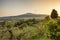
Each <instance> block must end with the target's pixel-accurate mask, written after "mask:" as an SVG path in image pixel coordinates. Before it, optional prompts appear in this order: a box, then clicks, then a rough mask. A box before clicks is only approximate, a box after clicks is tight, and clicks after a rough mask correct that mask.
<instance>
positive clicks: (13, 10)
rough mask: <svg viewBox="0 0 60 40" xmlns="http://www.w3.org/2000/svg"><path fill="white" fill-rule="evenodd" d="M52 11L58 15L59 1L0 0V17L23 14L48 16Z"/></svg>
mask: <svg viewBox="0 0 60 40" xmlns="http://www.w3.org/2000/svg"><path fill="white" fill-rule="evenodd" d="M52 9H56V10H57V12H58V14H59V15H60V0H0V17H3V16H16V15H21V14H25V13H33V14H47V15H50V14H51V11H52Z"/></svg>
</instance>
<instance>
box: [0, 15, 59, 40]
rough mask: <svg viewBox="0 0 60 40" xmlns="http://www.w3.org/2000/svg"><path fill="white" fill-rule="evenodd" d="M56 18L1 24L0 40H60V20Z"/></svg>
mask: <svg viewBox="0 0 60 40" xmlns="http://www.w3.org/2000/svg"><path fill="white" fill-rule="evenodd" d="M53 16H54V15H53ZM54 18H55V19H54ZM56 18H57V16H55V17H52V19H50V17H49V16H47V17H45V19H43V20H37V19H28V20H24V19H20V20H11V21H4V22H0V40H60V19H59V18H57V19H56Z"/></svg>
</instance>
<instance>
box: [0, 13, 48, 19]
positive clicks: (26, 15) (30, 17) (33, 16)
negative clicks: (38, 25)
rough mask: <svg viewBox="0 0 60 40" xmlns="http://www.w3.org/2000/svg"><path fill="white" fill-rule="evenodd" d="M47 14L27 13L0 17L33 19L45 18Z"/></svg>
mask: <svg viewBox="0 0 60 40" xmlns="http://www.w3.org/2000/svg"><path fill="white" fill-rule="evenodd" d="M46 16H47V15H43V14H40V15H38V14H32V13H26V14H22V15H18V16H8V17H0V20H16V19H32V18H36V19H43V18H44V17H46Z"/></svg>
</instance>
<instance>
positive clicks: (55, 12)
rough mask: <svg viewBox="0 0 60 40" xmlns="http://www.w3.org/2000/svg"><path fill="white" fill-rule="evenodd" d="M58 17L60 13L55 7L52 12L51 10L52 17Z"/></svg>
mask: <svg viewBox="0 0 60 40" xmlns="http://www.w3.org/2000/svg"><path fill="white" fill-rule="evenodd" d="M57 17H58V13H57V11H56V10H55V9H53V10H52V12H51V18H52V19H56V18H57Z"/></svg>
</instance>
